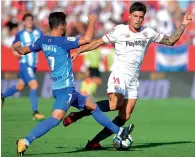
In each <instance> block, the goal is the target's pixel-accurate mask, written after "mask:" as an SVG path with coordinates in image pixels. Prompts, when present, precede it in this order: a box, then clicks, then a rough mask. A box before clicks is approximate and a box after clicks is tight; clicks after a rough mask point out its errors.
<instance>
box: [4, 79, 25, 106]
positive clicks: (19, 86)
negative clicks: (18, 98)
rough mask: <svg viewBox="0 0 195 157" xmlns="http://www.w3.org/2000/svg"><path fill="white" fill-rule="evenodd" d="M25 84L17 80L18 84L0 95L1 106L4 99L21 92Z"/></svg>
mask: <svg viewBox="0 0 195 157" xmlns="http://www.w3.org/2000/svg"><path fill="white" fill-rule="evenodd" d="M24 86H25V83H24V81H23V80H22V79H18V83H17V84H16V85H14V86H12V87H10V88H8V89H7V90H6V91H5V92H4V93H1V101H2V104H3V102H4V100H5V98H7V97H9V96H12V95H13V94H14V93H16V92H18V91H22V89H23V88H24Z"/></svg>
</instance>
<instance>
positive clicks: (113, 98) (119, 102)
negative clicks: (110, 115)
mask: <svg viewBox="0 0 195 157" xmlns="http://www.w3.org/2000/svg"><path fill="white" fill-rule="evenodd" d="M109 98H110V102H109V104H110V110H111V111H113V110H118V109H119V108H121V107H122V106H123V104H124V95H123V94H121V93H110V94H109Z"/></svg>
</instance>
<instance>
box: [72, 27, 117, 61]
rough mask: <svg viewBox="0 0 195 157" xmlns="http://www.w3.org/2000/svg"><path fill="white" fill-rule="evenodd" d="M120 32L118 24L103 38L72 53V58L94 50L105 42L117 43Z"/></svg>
mask: <svg viewBox="0 0 195 157" xmlns="http://www.w3.org/2000/svg"><path fill="white" fill-rule="evenodd" d="M119 33H120V26H119V25H118V26H116V27H115V28H114V29H112V30H111V31H110V32H109V33H108V34H106V35H104V36H103V37H102V38H99V39H97V40H93V41H92V42H90V43H89V44H87V45H84V46H82V47H80V48H78V49H77V50H76V52H75V53H74V54H72V59H73V60H74V59H75V58H76V57H77V56H78V55H79V54H80V53H83V52H87V51H91V50H94V49H96V48H98V47H100V46H102V45H104V44H107V43H110V44H111V43H112V44H113V43H116V42H117V40H118V36H119Z"/></svg>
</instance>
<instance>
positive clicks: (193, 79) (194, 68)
mask: <svg viewBox="0 0 195 157" xmlns="http://www.w3.org/2000/svg"><path fill="white" fill-rule="evenodd" d="M132 2H133V1H113V2H112V1H96V2H95V3H94V2H93V1H44V0H43V1H2V16H1V19H2V32H1V34H2V39H3V40H2V41H1V43H2V46H1V52H2V53H1V56H2V59H1V61H2V64H1V65H2V69H1V71H2V91H4V90H5V89H6V88H8V87H10V86H12V85H13V84H15V83H16V80H17V71H18V66H19V64H18V59H17V58H16V57H15V56H13V55H12V53H11V51H12V50H11V49H10V47H11V44H12V42H13V40H14V38H15V34H16V32H17V31H19V30H21V29H22V27H23V24H22V17H23V15H24V13H26V12H31V13H32V14H33V15H34V16H35V23H36V26H37V27H39V28H40V29H41V30H42V31H43V32H44V33H45V34H48V33H49V29H48V23H47V17H48V15H49V13H50V12H52V11H63V12H65V13H66V14H67V22H68V25H67V35H68V36H79V35H82V34H84V32H85V30H86V24H87V23H86V22H87V21H86V15H87V14H89V13H96V14H98V20H97V24H96V31H95V38H98V37H101V36H103V35H104V34H105V33H108V32H109V30H111V29H112V28H113V27H114V26H115V25H117V24H120V23H127V22H128V12H129V6H130V5H131V3H132ZM144 3H145V4H146V5H147V8H148V11H147V14H146V16H145V21H144V25H146V26H150V27H152V28H154V29H155V30H156V31H158V32H160V33H164V34H166V35H171V33H173V31H174V30H175V29H176V28H177V27H178V26H179V25H180V24H181V21H182V19H183V14H184V13H185V12H186V11H189V12H191V13H192V14H193V21H192V23H191V24H190V25H189V26H188V27H187V29H186V31H185V32H184V34H183V35H182V37H181V39H180V40H179V41H178V42H177V44H176V45H175V46H174V47H171V48H168V47H163V46H161V45H158V44H152V45H151V46H150V47H149V49H148V52H147V53H146V56H145V59H144V62H143V64H142V66H141V75H140V80H141V82H140V94H139V95H140V98H168V97H192V98H195V75H194V72H195V62H194V58H195V53H194V52H195V2H193V1H188V0H187V1H177V0H176V1H144ZM95 51H97V52H96V53H85V54H84V55H81V56H79V57H78V58H77V59H76V60H75V61H74V63H73V65H74V72H75V78H76V80H77V81H76V84H77V89H78V90H81V92H82V93H84V94H86V95H89V94H90V95H94V96H96V97H103V96H105V95H106V90H105V89H106V85H107V84H106V83H107V78H108V75H109V67H110V65H111V64H112V61H113V52H114V49H113V46H112V45H107V46H105V47H101V48H99V49H97V50H95ZM10 63H11V64H10ZM97 69H98V70H97ZM98 71H100V74H99V73H98ZM48 72H49V67H48V65H47V61H46V59H45V57H44V56H43V54H42V53H39V64H38V69H37V78H38V82H39V84H40V86H39V94H40V96H41V97H43V98H45V97H52V94H51V80H50V78H49V73H48ZM167 72H169V73H167ZM172 72H173V73H172ZM176 72H177V73H176ZM23 95H26V96H27V95H28V92H26V91H24V92H22V93H17V94H15V96H16V97H18V96H23Z"/></svg>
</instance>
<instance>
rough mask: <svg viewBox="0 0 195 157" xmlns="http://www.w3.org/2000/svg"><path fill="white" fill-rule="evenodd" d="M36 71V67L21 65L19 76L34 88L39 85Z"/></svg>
mask: <svg viewBox="0 0 195 157" xmlns="http://www.w3.org/2000/svg"><path fill="white" fill-rule="evenodd" d="M35 71H36V69H35V68H33V67H29V66H28V65H26V64H21V65H20V75H19V77H20V78H21V79H22V80H23V81H24V83H25V84H28V85H29V86H30V88H31V87H32V89H36V88H37V87H38V83H37V81H36V75H35ZM31 81H33V82H31ZM30 82H31V83H30ZM29 83H30V84H29Z"/></svg>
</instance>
